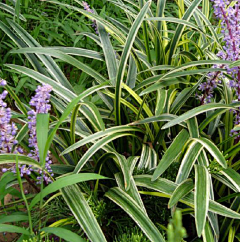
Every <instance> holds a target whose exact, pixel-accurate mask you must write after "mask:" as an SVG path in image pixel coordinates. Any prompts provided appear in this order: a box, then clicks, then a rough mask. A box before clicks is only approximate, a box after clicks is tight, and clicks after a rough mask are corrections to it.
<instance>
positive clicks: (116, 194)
mask: <svg viewBox="0 0 240 242" xmlns="http://www.w3.org/2000/svg"><path fill="white" fill-rule="evenodd" d="M105 196H106V197H108V198H109V199H111V200H112V201H113V202H115V203H116V204H117V205H119V206H120V207H121V208H122V209H123V210H124V211H125V212H126V213H127V214H128V215H129V216H130V217H131V218H132V219H133V220H134V222H135V223H136V224H137V225H138V226H139V228H140V229H141V230H142V231H143V232H144V233H145V234H146V236H147V237H148V238H149V239H150V240H151V241H159V242H165V240H164V238H163V236H162V235H161V234H160V232H159V231H158V229H157V228H156V226H155V225H154V224H153V222H152V221H151V220H150V219H149V217H148V216H147V215H146V213H144V212H143V210H142V209H141V207H140V206H139V205H138V204H137V202H136V201H134V200H133V198H132V197H130V196H129V195H128V194H127V193H126V192H124V191H123V190H121V189H120V188H118V187H115V188H111V189H110V190H109V191H108V192H107V193H106V194H105Z"/></svg>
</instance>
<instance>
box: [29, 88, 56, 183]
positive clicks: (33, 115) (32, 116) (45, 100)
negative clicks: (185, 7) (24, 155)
mask: <svg viewBox="0 0 240 242" xmlns="http://www.w3.org/2000/svg"><path fill="white" fill-rule="evenodd" d="M51 91H52V87H51V86H50V85H42V86H38V87H37V89H36V94H35V96H34V97H32V99H31V100H30V103H29V104H30V105H31V106H33V107H34V108H35V110H30V111H29V112H28V120H29V121H28V128H29V140H28V141H29V147H30V148H32V150H31V152H30V153H29V154H28V156H29V157H31V158H33V159H35V160H36V161H38V162H39V161H40V160H39V151H38V145H37V130H36V123H37V121H36V120H37V114H38V113H48V112H49V110H50V109H51V105H50V104H49V99H50V92H51ZM51 163H52V161H51V160H50V158H49V153H48V154H47V158H46V164H45V168H46V170H47V171H48V172H49V173H50V174H52V169H51V166H50V164H51ZM38 173H39V174H41V170H39V171H38ZM43 178H44V181H45V182H46V183H47V184H48V183H50V182H51V178H50V177H48V175H47V174H46V172H44V174H43ZM37 179H38V182H37V184H39V183H40V181H41V176H38V177H37Z"/></svg>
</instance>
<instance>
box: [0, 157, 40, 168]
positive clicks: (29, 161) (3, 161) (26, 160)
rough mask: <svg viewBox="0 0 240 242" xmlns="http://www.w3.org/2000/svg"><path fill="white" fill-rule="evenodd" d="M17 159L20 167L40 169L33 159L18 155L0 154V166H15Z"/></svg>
mask: <svg viewBox="0 0 240 242" xmlns="http://www.w3.org/2000/svg"><path fill="white" fill-rule="evenodd" d="M17 157H18V163H19V164H20V165H24V164H25V165H29V166H33V167H36V168H37V169H40V170H41V169H42V168H41V166H40V164H39V163H38V162H37V161H35V160H34V159H32V158H30V157H28V156H25V155H20V154H0V164H1V165H2V164H9V163H11V164H16V159H17Z"/></svg>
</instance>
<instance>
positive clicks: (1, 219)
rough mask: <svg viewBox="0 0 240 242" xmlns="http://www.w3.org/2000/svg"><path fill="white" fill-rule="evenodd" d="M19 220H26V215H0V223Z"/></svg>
mask: <svg viewBox="0 0 240 242" xmlns="http://www.w3.org/2000/svg"><path fill="white" fill-rule="evenodd" d="M19 221H28V216H27V215H20V214H14V215H3V216H0V224H2V223H12V222H14V223H15V222H19Z"/></svg>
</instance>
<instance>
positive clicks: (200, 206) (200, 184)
mask: <svg viewBox="0 0 240 242" xmlns="http://www.w3.org/2000/svg"><path fill="white" fill-rule="evenodd" d="M194 167H195V193H194V194H195V196H194V212H195V223H196V228H197V234H198V237H200V236H201V234H202V231H203V229H204V227H205V223H206V219H207V212H208V207H209V195H210V182H209V174H208V170H207V169H206V167H204V166H201V165H195V166H194Z"/></svg>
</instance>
